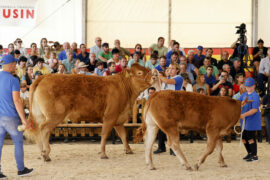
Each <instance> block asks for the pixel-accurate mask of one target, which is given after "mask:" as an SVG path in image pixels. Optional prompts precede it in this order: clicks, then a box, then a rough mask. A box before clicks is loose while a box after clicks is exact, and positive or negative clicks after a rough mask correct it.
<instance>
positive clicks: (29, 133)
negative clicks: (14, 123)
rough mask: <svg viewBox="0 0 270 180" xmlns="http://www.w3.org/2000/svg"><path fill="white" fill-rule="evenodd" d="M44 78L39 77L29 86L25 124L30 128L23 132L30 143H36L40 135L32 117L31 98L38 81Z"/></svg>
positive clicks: (37, 125)
mask: <svg viewBox="0 0 270 180" xmlns="http://www.w3.org/2000/svg"><path fill="white" fill-rule="evenodd" d="M43 78H44V75H43V76H39V77H38V78H37V79H36V80H35V81H34V82H33V84H31V86H30V91H29V116H28V119H27V122H28V123H29V124H30V127H29V128H27V129H25V131H24V136H25V137H26V138H27V139H28V140H30V141H32V142H36V140H37V137H38V135H39V133H40V128H39V124H38V123H37V121H36V119H35V117H34V115H33V105H34V104H33V98H34V94H35V91H36V88H37V86H38V85H39V83H40V81H41V80H42V79H43Z"/></svg>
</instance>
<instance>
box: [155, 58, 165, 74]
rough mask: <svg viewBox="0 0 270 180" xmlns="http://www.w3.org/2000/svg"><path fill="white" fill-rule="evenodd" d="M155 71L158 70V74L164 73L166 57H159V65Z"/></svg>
mask: <svg viewBox="0 0 270 180" xmlns="http://www.w3.org/2000/svg"><path fill="white" fill-rule="evenodd" d="M155 69H156V70H158V71H159V72H164V73H165V71H166V57H165V56H161V57H160V60H159V65H157V66H156V67H155Z"/></svg>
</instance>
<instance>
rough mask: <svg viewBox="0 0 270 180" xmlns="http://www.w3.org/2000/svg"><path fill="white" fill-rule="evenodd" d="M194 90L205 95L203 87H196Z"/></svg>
mask: <svg viewBox="0 0 270 180" xmlns="http://www.w3.org/2000/svg"><path fill="white" fill-rule="evenodd" d="M196 92H197V93H199V94H202V95H205V92H204V89H203V88H198V89H197V90H196Z"/></svg>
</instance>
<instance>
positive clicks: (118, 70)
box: [115, 64, 122, 72]
mask: <svg viewBox="0 0 270 180" xmlns="http://www.w3.org/2000/svg"><path fill="white" fill-rule="evenodd" d="M115 70H116V72H122V67H121V64H118V65H117V66H116V68H115Z"/></svg>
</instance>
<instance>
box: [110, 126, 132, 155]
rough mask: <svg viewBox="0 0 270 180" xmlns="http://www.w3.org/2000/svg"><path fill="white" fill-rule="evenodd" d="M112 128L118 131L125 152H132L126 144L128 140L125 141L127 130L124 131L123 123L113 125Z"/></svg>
mask: <svg viewBox="0 0 270 180" xmlns="http://www.w3.org/2000/svg"><path fill="white" fill-rule="evenodd" d="M114 129H115V130H116V132H117V133H118V135H119V136H120V138H121V140H122V142H123V144H124V147H125V152H126V154H133V152H132V150H131V148H130V146H129V144H128V141H127V132H126V129H125V127H124V125H120V126H114Z"/></svg>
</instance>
